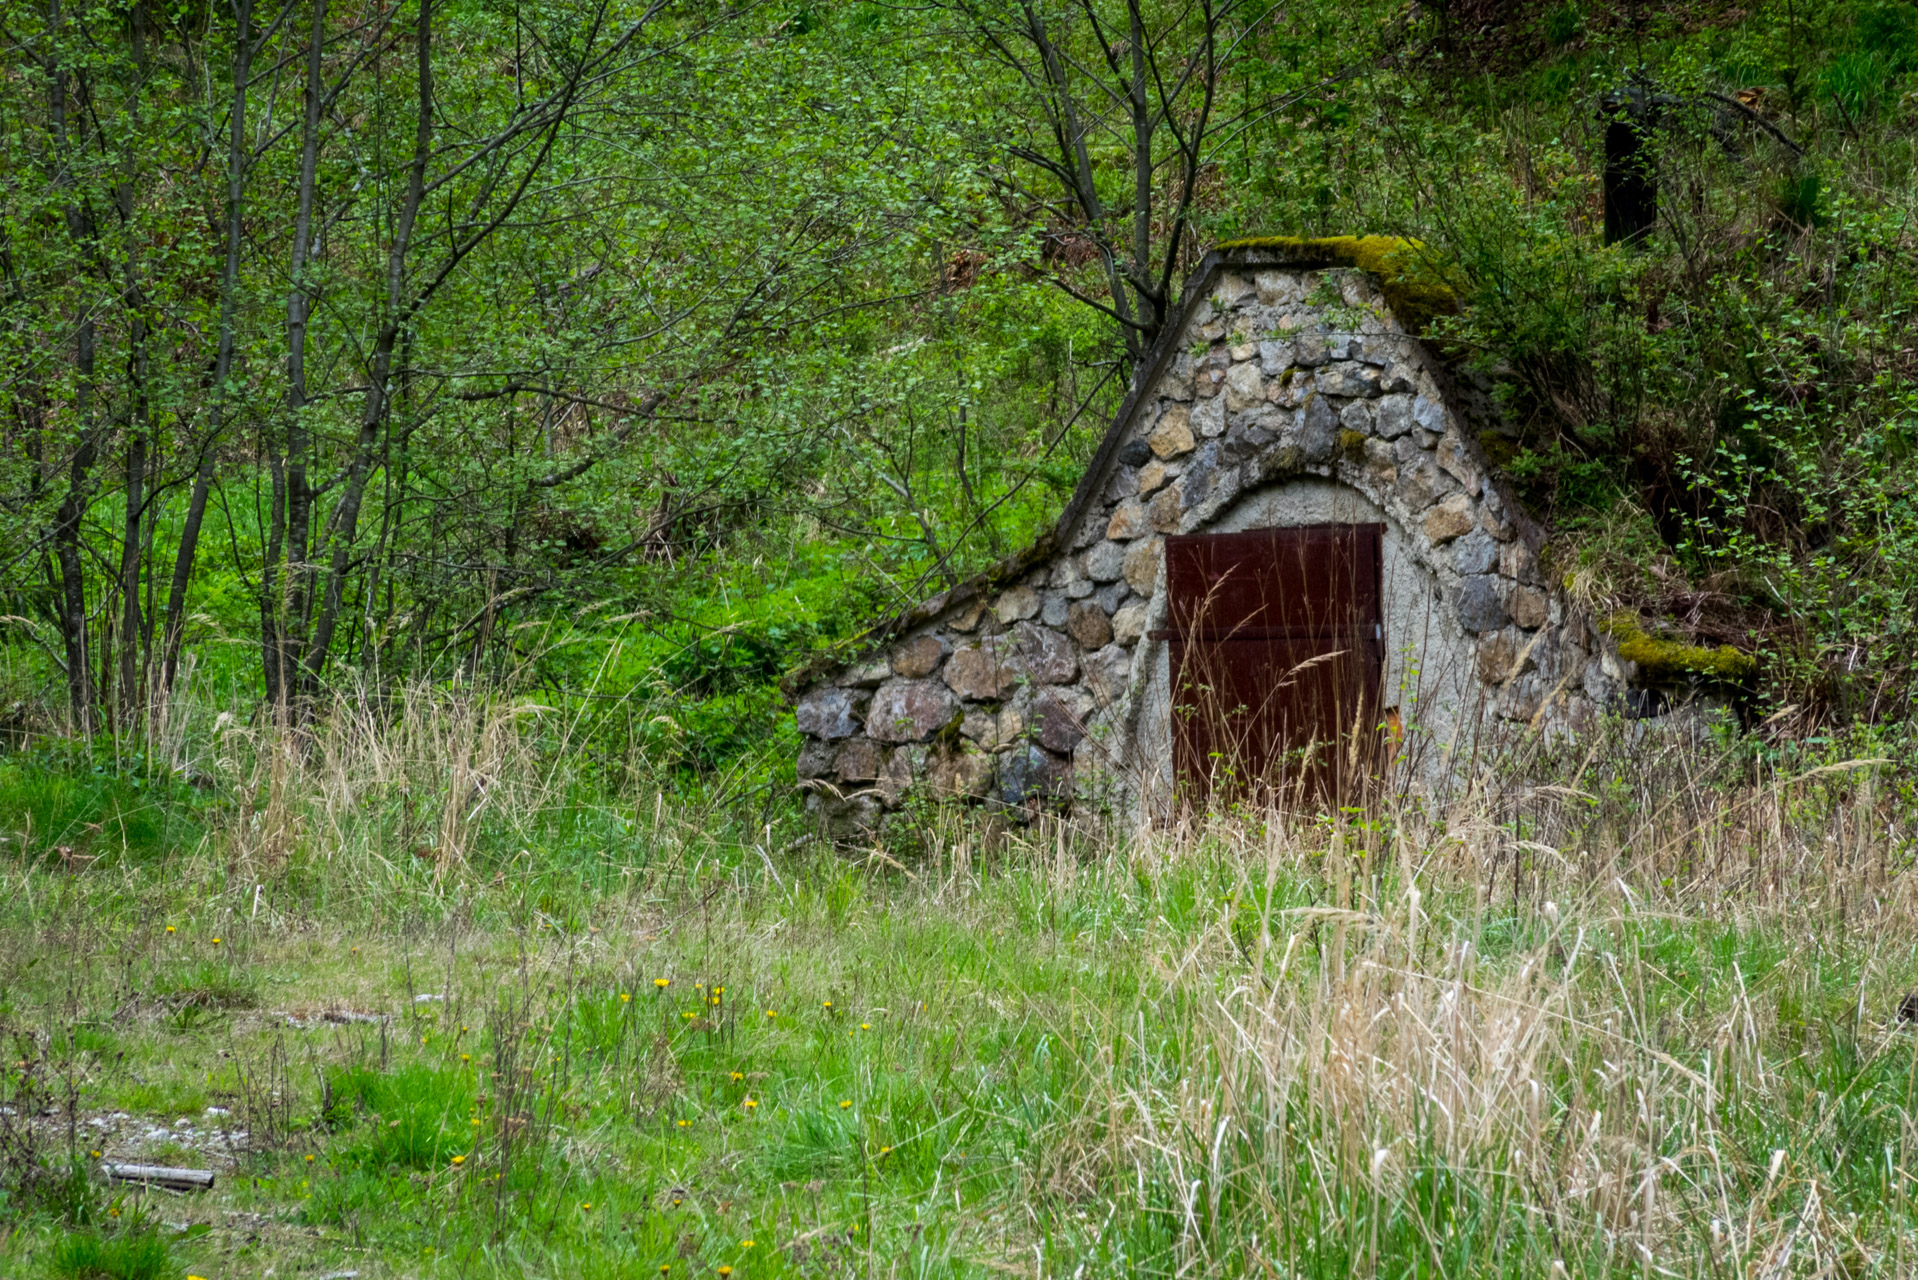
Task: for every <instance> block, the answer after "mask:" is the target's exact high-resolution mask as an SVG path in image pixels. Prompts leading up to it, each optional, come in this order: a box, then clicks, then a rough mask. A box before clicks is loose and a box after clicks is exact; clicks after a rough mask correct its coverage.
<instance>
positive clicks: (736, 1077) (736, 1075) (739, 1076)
mask: <svg viewBox="0 0 1918 1280" xmlns="http://www.w3.org/2000/svg"><path fill="white" fill-rule="evenodd" d="M745 1078H746V1073H745V1072H744V1071H735V1072H733V1075H732V1081H733V1083H734V1084H738V1083H739V1082H740V1081H741V1080H744V1079H745Z"/></svg>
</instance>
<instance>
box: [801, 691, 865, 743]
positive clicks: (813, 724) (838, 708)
mask: <svg viewBox="0 0 1918 1280" xmlns="http://www.w3.org/2000/svg"><path fill="white" fill-rule="evenodd" d="M793 720H794V722H795V723H797V724H798V726H799V732H801V733H805V734H811V735H812V736H813V737H815V738H829V739H830V738H849V737H851V736H852V735H853V734H855V733H858V732H859V716H858V714H857V712H856V711H855V710H854V708H853V701H852V695H851V694H850V693H848V692H846V691H845V690H844V689H841V688H838V687H836V686H833V685H822V686H820V687H819V688H816V689H812V690H809V691H807V693H806V694H805V695H804V696H803V697H801V698H800V699H799V705H798V706H796V707H794V708H793Z"/></svg>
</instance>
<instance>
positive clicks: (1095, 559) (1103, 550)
mask: <svg viewBox="0 0 1918 1280" xmlns="http://www.w3.org/2000/svg"><path fill="white" fill-rule="evenodd" d="M1086 576H1087V577H1088V578H1091V579H1092V580H1093V581H1094V582H1117V581H1118V580H1119V579H1120V578H1122V577H1124V576H1125V548H1124V547H1122V546H1120V545H1119V544H1118V543H1116V542H1112V541H1110V540H1108V541H1105V542H1101V543H1098V544H1097V545H1096V546H1094V547H1093V548H1092V550H1090V551H1088V552H1086Z"/></svg>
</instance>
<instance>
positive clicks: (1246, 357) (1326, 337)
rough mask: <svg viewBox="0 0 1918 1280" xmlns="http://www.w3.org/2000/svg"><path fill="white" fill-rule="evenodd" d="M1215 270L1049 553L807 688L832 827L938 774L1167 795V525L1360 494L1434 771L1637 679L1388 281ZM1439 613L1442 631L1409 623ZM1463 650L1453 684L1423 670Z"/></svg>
mask: <svg viewBox="0 0 1918 1280" xmlns="http://www.w3.org/2000/svg"><path fill="white" fill-rule="evenodd" d="M1198 283H1199V284H1200V286H1201V287H1200V291H1199V292H1198V293H1197V294H1192V293H1189V294H1188V297H1190V298H1191V301H1190V302H1189V304H1188V307H1187V311H1186V315H1185V317H1184V319H1183V323H1182V325H1181V326H1180V327H1179V328H1178V330H1177V331H1176V332H1175V333H1173V334H1169V335H1168V337H1167V339H1166V341H1164V342H1163V343H1162V344H1161V347H1160V348H1159V349H1158V352H1157V358H1156V363H1155V364H1153V365H1149V366H1148V368H1149V369H1150V370H1151V371H1152V376H1150V377H1148V378H1147V379H1146V381H1145V383H1144V385H1143V387H1142V389H1141V390H1140V391H1139V392H1137V393H1135V394H1134V395H1133V396H1132V397H1130V398H1129V399H1128V401H1127V404H1126V406H1125V407H1124V408H1123V409H1122V410H1121V413H1120V416H1119V418H1118V420H1117V421H1116V422H1115V424H1114V428H1113V432H1114V435H1113V437H1112V438H1110V439H1109V440H1108V442H1107V447H1105V448H1104V449H1102V450H1101V453H1100V457H1099V461H1098V462H1096V463H1095V464H1094V466H1093V469H1092V470H1091V471H1090V472H1089V473H1088V475H1087V476H1086V478H1085V481H1084V482H1083V483H1082V485H1081V487H1080V491H1079V493H1078V495H1077V496H1076V497H1075V499H1074V501H1073V503H1072V504H1071V505H1070V506H1069V507H1068V509H1067V513H1066V517H1065V519H1064V520H1063V521H1062V524H1061V527H1060V529H1059V530H1057V531H1056V533H1055V534H1054V535H1053V536H1052V537H1051V538H1050V539H1049V540H1048V541H1047V542H1046V543H1044V544H1042V546H1041V547H1040V548H1039V551H1038V553H1037V554H1035V555H1030V556H1028V557H1026V558H1025V560H1024V561H1023V562H1014V563H1013V564H1012V565H1010V566H1009V567H1008V568H1007V569H1005V570H1002V571H1001V572H1000V573H999V574H997V575H993V576H989V577H987V578H985V579H981V580H979V581H976V582H974V583H971V584H968V585H967V586H966V587H964V588H961V589H959V590H956V591H954V592H952V593H950V594H948V595H946V596H942V597H938V598H936V599H934V600H933V601H930V602H928V604H927V605H925V606H923V607H922V608H921V609H920V610H918V611H917V612H916V613H915V614H914V615H910V616H909V617H908V619H907V620H906V621H905V623H904V625H902V626H900V627H898V628H897V629H895V630H894V631H893V633H892V634H891V635H890V636H889V637H888V639H887V641H886V643H885V644H884V646H883V647H882V648H880V649H878V650H877V651H876V652H874V653H872V654H871V655H870V656H869V657H868V658H867V659H865V660H864V661H862V662H859V663H856V664H854V665H851V666H848V667H844V668H840V669H838V670H835V671H831V672H827V673H825V674H823V675H822V676H820V677H818V678H817V679H816V680H814V681H813V682H812V683H811V684H810V685H809V686H807V687H805V688H804V689H803V690H802V691H801V693H800V696H799V698H798V701H797V719H798V726H799V729H800V731H801V732H802V733H803V734H804V735H805V746H804V749H803V750H802V752H801V754H800V759H799V776H800V779H801V783H802V785H804V786H806V787H807V788H808V789H809V790H810V791H811V792H812V795H813V803H814V804H815V805H817V806H818V807H819V808H820V809H821V811H822V813H823V814H824V815H825V816H826V817H828V818H829V819H830V820H831V821H832V822H833V824H834V825H836V826H839V827H841V828H848V827H862V826H870V825H872V824H874V823H875V822H877V821H878V819H879V818H880V817H881V816H882V815H883V814H884V813H885V812H886V811H888V810H891V809H896V808H897V807H899V805H900V804H901V803H902V802H903V801H904V799H905V797H906V796H907V794H908V792H909V791H911V790H912V789H913V788H915V787H917V788H920V789H921V790H923V791H924V792H925V793H927V794H928V795H931V796H934V797H941V798H949V799H952V798H963V799H971V800H977V801H981V802H985V803H989V804H995V805H1004V806H1010V807H1015V808H1017V807H1031V806H1039V805H1064V804H1067V803H1078V804H1080V805H1086V804H1097V805H1101V806H1110V807H1115V808H1118V809H1122V810H1123V809H1128V808H1129V809H1131V810H1132V811H1134V812H1135V813H1136V812H1138V811H1139V810H1141V809H1144V810H1149V811H1159V810H1162V809H1163V806H1164V805H1165V803H1166V801H1167V798H1168V795H1169V783H1170V772H1169V771H1170V763H1169V759H1170V753H1169V751H1168V750H1167V748H1166V742H1167V726H1166V725H1165V724H1164V723H1161V722H1162V721H1164V720H1165V718H1166V715H1167V711H1166V707H1167V692H1166V688H1165V685H1166V675H1165V667H1166V664H1165V658H1164V645H1163V643H1162V642H1157V641H1153V640H1151V639H1150V638H1149V633H1150V632H1151V631H1152V630H1153V629H1155V628H1159V627H1162V626H1163V625H1164V621H1163V619H1164V616H1165V598H1164V590H1163V584H1162V572H1161V570H1162V562H1163V539H1164V536H1165V535H1167V534H1173V533H1195V532H1205V531H1207V530H1224V529H1228V528H1231V529H1238V528H1251V527H1265V526H1271V525H1285V524H1298V523H1309V522H1311V519H1312V517H1311V514H1310V513H1311V511H1312V510H1314V509H1315V508H1313V506H1312V503H1313V502H1318V503H1320V504H1321V505H1323V504H1324V503H1326V502H1333V503H1334V504H1336V502H1337V501H1339V498H1338V495H1340V494H1343V495H1346V499H1345V500H1346V505H1347V507H1349V508H1350V509H1351V510H1354V511H1359V512H1363V513H1365V514H1366V515H1367V517H1368V518H1373V519H1382V520H1383V521H1384V523H1385V524H1386V526H1387V554H1388V560H1392V561H1393V563H1395V564H1397V565H1398V566H1399V568H1398V570H1397V577H1399V578H1403V579H1404V585H1403V586H1402V587H1401V589H1400V590H1399V592H1398V602H1397V603H1396V604H1395V603H1393V601H1392V600H1391V599H1390V598H1389V597H1390V593H1389V592H1388V604H1387V613H1388V625H1391V626H1393V628H1394V629H1393V633H1392V634H1393V638H1394V641H1395V643H1396V644H1397V646H1398V648H1399V649H1400V650H1401V654H1400V661H1399V663H1398V667H1397V670H1399V672H1400V679H1399V685H1398V690H1397V693H1396V694H1394V695H1388V696H1398V697H1400V699H1401V704H1402V709H1403V712H1404V713H1405V715H1406V717H1407V721H1408V723H1407V726H1406V727H1407V734H1408V741H1412V742H1416V743H1418V744H1420V747H1421V752H1420V756H1419V763H1418V765H1417V768H1418V771H1419V773H1420V775H1421V776H1422V777H1423V778H1425V779H1426V780H1427V781H1434V782H1435V781H1438V780H1440V779H1443V778H1445V777H1447V776H1450V775H1451V774H1452V773H1453V772H1454V771H1455V770H1456V768H1457V767H1458V762H1459V761H1460V760H1462V759H1465V758H1478V757H1479V756H1480V755H1481V754H1482V753H1483V751H1484V749H1485V747H1486V745H1487V744H1486V737H1487V735H1488V734H1493V735H1498V734H1505V733H1510V732H1513V731H1514V730H1536V731H1543V732H1560V731H1564V730H1567V729H1572V728H1576V727H1577V726H1578V724H1579V722H1580V720H1581V719H1583V718H1585V717H1589V716H1590V715H1591V714H1592V712H1593V711H1594V709H1595V708H1596V707H1598V706H1603V705H1605V704H1606V703H1608V702H1609V701H1611V700H1612V699H1614V698H1615V697H1616V696H1617V695H1618V693H1619V692H1620V691H1621V689H1622V687H1623V682H1624V681H1625V680H1626V679H1627V677H1628V676H1629V675H1630V672H1629V671H1628V670H1627V669H1625V668H1624V667H1623V666H1621V665H1620V664H1619V663H1618V661H1617V659H1616V657H1615V656H1614V655H1611V654H1609V653H1608V652H1607V650H1606V644H1605V642H1604V641H1603V640H1602V638H1601V637H1599V636H1598V635H1597V634H1596V633H1595V632H1594V631H1593V630H1592V628H1591V627H1590V626H1589V625H1588V624H1587V623H1586V622H1585V621H1584V620H1583V619H1581V618H1577V617H1573V616H1570V614H1569V613H1568V610H1567V608H1566V603H1565V601H1564V599H1563V598H1562V596H1561V595H1560V594H1559V593H1555V592H1554V591H1552V590H1551V589H1550V588H1549V586H1548V584H1547V583H1546V582H1545V581H1544V580H1543V578H1542V577H1541V575H1540V572H1539V568H1538V562H1537V553H1538V549H1539V541H1538V539H1539V534H1538V531H1537V529H1536V526H1534V525H1533V524H1532V522H1531V521H1529V520H1528V519H1526V518H1525V517H1524V515H1523V513H1522V512H1520V511H1519V510H1518V509H1517V508H1516V507H1515V506H1514V504H1513V503H1512V501H1511V499H1510V498H1509V496H1508V495H1507V494H1506V493H1505V492H1504V491H1503V490H1502V488H1501V487H1500V485H1499V484H1497V483H1495V482H1494V481H1493V479H1492V478H1491V477H1490V475H1489V473H1488V470H1487V468H1486V466H1485V464H1484V461H1483V458H1482V455H1481V453H1480V451H1479V448H1478V445H1477V442H1476V432H1475V427H1474V424H1471V423H1468V422H1466V421H1464V420H1463V419H1462V417H1461V414H1460V413H1459V411H1458V406H1459V402H1460V401H1461V400H1462V399H1463V397H1462V396H1460V395H1459V394H1458V393H1457V392H1456V391H1455V390H1454V389H1452V388H1451V386H1450V385H1449V382H1448V379H1447V377H1446V374H1445V371H1444V370H1443V368H1442V367H1441V366H1439V365H1438V364H1437V363H1436V362H1434V361H1433V360H1432V358H1431V357H1430V356H1429V355H1428V354H1427V353H1426V351H1425V350H1424V348H1423V346H1422V345H1421V344H1420V343H1419V342H1418V341H1417V340H1416V339H1415V338H1412V337H1410V336H1408V335H1407V334H1406V333H1404V332H1403V331H1402V330H1401V328H1400V327H1399V325H1398V323H1397V322H1396V320H1395V318H1394V317H1393V315H1392V314H1391V311H1390V309H1389V307H1388V306H1387V304H1386V302H1385V300H1384V298H1383V297H1382V296H1381V294H1380V292H1379V290H1378V288H1377V287H1376V285H1375V283H1374V282H1373V281H1372V280H1371V278H1370V277H1368V276H1366V275H1365V274H1364V273H1362V272H1359V271H1356V270H1350V269H1310V268H1301V267H1289V266H1286V265H1284V264H1282V263H1269V264H1265V263H1260V262H1258V261H1257V260H1256V258H1254V260H1251V261H1246V260H1243V259H1241V260H1239V261H1233V260H1231V259H1230V258H1227V259H1224V260H1220V261H1218V262H1217V265H1216V266H1214V268H1213V269H1212V270H1211V271H1210V272H1209V273H1208V274H1207V275H1206V276H1205V277H1203V278H1202V279H1201V280H1200V281H1199V282H1198ZM1314 493H1316V494H1318V496H1317V497H1316V498H1314V497H1311V496H1310V495H1311V494H1314ZM1327 509H1330V508H1327ZM1394 557H1396V559H1395V560H1394ZM1420 611H1422V612H1423V614H1424V620H1423V622H1422V623H1421V625H1422V626H1423V627H1424V631H1423V632H1422V633H1421V632H1417V631H1416V630H1415V629H1409V628H1408V626H1407V625H1406V624H1405V621H1404V620H1405V619H1406V618H1407V617H1408V616H1410V614H1411V613H1413V612H1420ZM1408 646H1410V647H1413V648H1415V649H1416V650H1417V652H1414V653H1410V654H1407V653H1404V652H1403V650H1405V649H1406V648H1407V647H1408ZM1441 653H1442V654H1444V655H1448V656H1449V657H1451V658H1452V659H1454V660H1453V661H1451V662H1450V663H1449V664H1443V665H1446V666H1447V668H1448V674H1446V675H1445V680H1446V682H1447V683H1446V684H1445V687H1444V689H1443V690H1441V691H1439V693H1437V694H1434V693H1430V692H1428V691H1427V690H1425V689H1423V688H1420V687H1409V686H1407V685H1406V683H1405V680H1404V675H1403V673H1404V672H1406V671H1416V672H1418V673H1419V674H1418V677H1417V680H1415V682H1414V683H1415V684H1416V683H1417V681H1422V680H1425V679H1427V678H1429V677H1430V676H1431V675H1433V674H1435V673H1436V672H1437V668H1438V667H1439V666H1440V665H1442V664H1439V663H1437V662H1435V661H1428V660H1427V659H1428V658H1430V657H1432V656H1433V655H1437V654H1441ZM1390 675H1391V673H1390V672H1388V684H1390V683H1391V680H1390ZM1441 695H1442V696H1441ZM1468 751H1469V757H1468Z"/></svg>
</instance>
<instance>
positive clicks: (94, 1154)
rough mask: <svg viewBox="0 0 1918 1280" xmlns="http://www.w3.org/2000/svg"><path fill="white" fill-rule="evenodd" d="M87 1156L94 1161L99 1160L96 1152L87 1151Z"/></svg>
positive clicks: (98, 1154)
mask: <svg viewBox="0 0 1918 1280" xmlns="http://www.w3.org/2000/svg"><path fill="white" fill-rule="evenodd" d="M87 1154H88V1155H90V1156H92V1157H93V1158H94V1159H95V1160H98V1159H99V1158H100V1153H99V1152H98V1151H89V1152H87Z"/></svg>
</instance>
